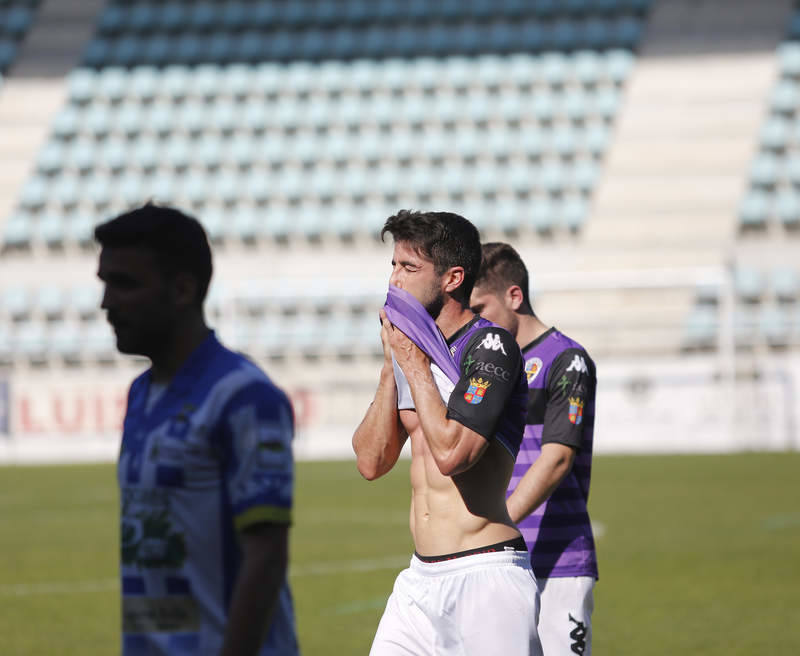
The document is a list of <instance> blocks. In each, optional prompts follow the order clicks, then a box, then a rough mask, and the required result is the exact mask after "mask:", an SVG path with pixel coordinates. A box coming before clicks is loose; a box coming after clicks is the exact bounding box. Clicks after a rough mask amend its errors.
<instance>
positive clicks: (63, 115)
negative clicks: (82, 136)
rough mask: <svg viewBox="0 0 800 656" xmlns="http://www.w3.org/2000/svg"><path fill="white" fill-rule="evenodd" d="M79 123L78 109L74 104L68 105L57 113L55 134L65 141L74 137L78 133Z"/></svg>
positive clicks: (54, 127)
mask: <svg viewBox="0 0 800 656" xmlns="http://www.w3.org/2000/svg"><path fill="white" fill-rule="evenodd" d="M79 124H80V118H79V113H78V111H77V110H76V109H75V108H74V107H73V106H71V105H67V106H65V107H63V108H62V109H61V111H59V112H58V114H56V117H55V119H54V120H53V136H54V137H55V138H56V139H60V140H64V141H66V140H68V139H72V138H74V137H75V135H76V134H77V133H78V126H79Z"/></svg>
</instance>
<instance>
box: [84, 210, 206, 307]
mask: <svg viewBox="0 0 800 656" xmlns="http://www.w3.org/2000/svg"><path fill="white" fill-rule="evenodd" d="M94 238H95V239H96V240H97V241H98V242H99V244H100V246H101V247H103V248H146V249H149V250H152V251H153V252H154V253H155V256H156V259H157V261H158V265H159V267H160V268H161V270H162V271H163V273H164V274H165V275H168V276H171V275H175V274H176V273H180V272H187V273H190V274H191V275H192V276H194V278H195V280H197V294H198V296H197V303H198V305H202V303H203V300H204V299H205V297H206V293H207V292H208V285H209V283H210V282H211V271H212V266H211V248H210V246H209V245H208V238H207V237H206V231H205V230H203V226H202V225H200V222H199V221H198V220H197V219H195V218H193V217H191V216H188V215H186V214H184V213H183V212H181V211H180V210H177V209H174V208H172V207H163V206H160V205H154V204H152V203H146V204H145V205H142V206H141V207H137V208H136V209H134V210H130V211H128V212H125V213H123V214H120V215H119V216H117V217H116V218H113V219H111V220H109V221H106V222H105V223H101V224H100V225H98V226H97V227H96V228H95V229H94Z"/></svg>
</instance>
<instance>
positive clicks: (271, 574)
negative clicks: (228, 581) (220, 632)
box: [220, 543, 288, 656]
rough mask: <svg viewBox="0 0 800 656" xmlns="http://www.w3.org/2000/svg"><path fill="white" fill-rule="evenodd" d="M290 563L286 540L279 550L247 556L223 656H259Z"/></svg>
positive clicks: (233, 606) (237, 585)
mask: <svg viewBox="0 0 800 656" xmlns="http://www.w3.org/2000/svg"><path fill="white" fill-rule="evenodd" d="M287 563H288V550H287V547H286V544H285V543H284V544H282V545H281V547H280V548H279V549H277V550H273V551H270V552H266V553H261V554H256V555H249V556H246V557H245V560H244V563H243V565H242V569H241V571H240V573H239V577H238V578H237V580H236V585H235V587H234V591H233V596H232V598H231V605H230V609H229V612H228V625H227V627H226V630H225V643H224V645H223V648H222V651H221V652H220V656H256V654H257V653H258V650H259V648H260V647H261V645H262V643H263V642H264V638H265V637H266V634H267V631H268V629H269V626H270V624H271V622H272V617H273V615H274V613H275V608H276V607H277V604H278V597H279V594H280V590H281V587H282V585H283V582H284V581H285V579H286V567H287Z"/></svg>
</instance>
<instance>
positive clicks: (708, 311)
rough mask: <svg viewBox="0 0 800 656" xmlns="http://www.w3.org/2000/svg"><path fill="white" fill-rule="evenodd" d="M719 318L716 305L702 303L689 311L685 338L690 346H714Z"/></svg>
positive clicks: (685, 326)
mask: <svg viewBox="0 0 800 656" xmlns="http://www.w3.org/2000/svg"><path fill="white" fill-rule="evenodd" d="M718 327H719V319H718V317H717V309H716V308H715V307H710V306H705V305H700V306H695V307H694V308H692V310H691V311H690V312H689V314H688V315H687V317H686V321H685V324H684V340H685V344H686V346H687V347H689V348H701V349H702V348H712V347H713V346H714V345H715V344H716V341H717V331H718Z"/></svg>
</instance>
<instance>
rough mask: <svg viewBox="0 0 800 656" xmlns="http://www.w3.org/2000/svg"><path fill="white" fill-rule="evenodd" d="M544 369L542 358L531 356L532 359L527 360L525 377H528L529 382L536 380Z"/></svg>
mask: <svg viewBox="0 0 800 656" xmlns="http://www.w3.org/2000/svg"><path fill="white" fill-rule="evenodd" d="M541 370H542V359H541V358H531V359H530V360H528V361H526V362H525V377H526V378H527V379H528V382H529V383H532V382H533V381H534V380H536V376H538V375H539V372H540V371H541Z"/></svg>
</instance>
